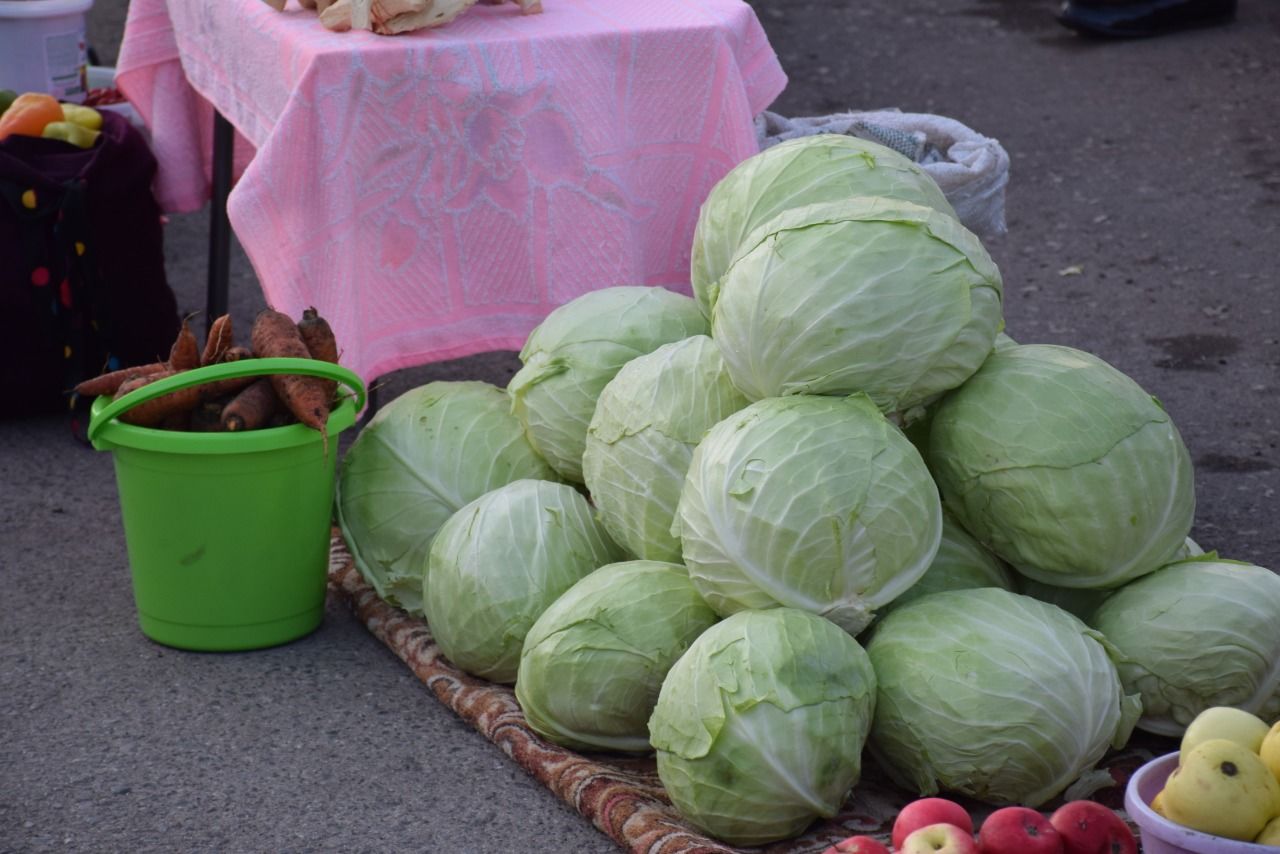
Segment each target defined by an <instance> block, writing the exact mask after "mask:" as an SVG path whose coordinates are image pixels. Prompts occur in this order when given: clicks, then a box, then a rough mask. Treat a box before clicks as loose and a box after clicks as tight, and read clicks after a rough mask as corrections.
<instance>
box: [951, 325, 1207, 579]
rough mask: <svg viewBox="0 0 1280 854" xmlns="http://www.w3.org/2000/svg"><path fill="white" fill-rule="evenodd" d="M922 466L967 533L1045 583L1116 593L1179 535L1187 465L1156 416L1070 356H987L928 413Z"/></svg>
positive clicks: (1136, 391)
mask: <svg viewBox="0 0 1280 854" xmlns="http://www.w3.org/2000/svg"><path fill="white" fill-rule="evenodd" d="M927 457H928V459H929V467H930V469H931V470H932V471H933V475H934V477H935V478H936V480H937V482H938V487H939V488H940V489H941V491H942V497H943V500H944V501H945V502H946V504H947V507H948V509H950V510H951V511H952V512H954V513H955V514H956V516H957V517H958V518H959V520H960V522H961V523H962V524H963V525H964V527H965V528H966V529H967V530H968V531H969V533H971V534H973V535H974V537H976V538H977V539H978V541H979V542H981V543H982V544H983V545H985V546H987V547H988V548H990V549H991V550H992V551H994V552H995V553H996V554H998V555H1000V557H1002V558H1004V559H1005V560H1006V561H1008V562H1009V563H1010V564H1011V565H1012V566H1013V567H1014V569H1016V570H1018V571H1019V572H1020V573H1022V574H1023V575H1026V576H1029V577H1031V578H1033V579H1035V580H1037V581H1043V582H1045V583H1047V584H1053V585H1057V586H1060V587H1118V586H1120V585H1121V584H1124V583H1125V582H1126V581H1129V580H1132V579H1134V578H1137V577H1139V576H1141V575H1143V574H1145V573H1148V572H1152V571H1154V570H1155V569H1157V568H1159V567H1160V566H1162V565H1163V564H1165V563H1166V562H1168V560H1169V559H1170V558H1171V557H1172V556H1173V554H1174V553H1175V552H1176V551H1177V550H1178V549H1179V548H1180V547H1181V546H1182V544H1183V540H1184V539H1185V538H1186V536H1187V534H1188V532H1189V531H1190V529H1191V522H1192V516H1193V514H1194V511H1195V483H1194V480H1193V477H1192V470H1191V457H1190V455H1189V454H1188V453H1187V449H1186V446H1185V445H1184V444H1183V443H1182V437H1181V436H1180V435H1179V434H1178V431H1177V429H1176V428H1175V427H1174V425H1173V422H1172V421H1171V420H1170V419H1169V416H1168V414H1167V413H1166V412H1165V411H1164V409H1163V408H1161V406H1160V404H1159V403H1158V402H1157V401H1156V400H1155V399H1154V398H1152V397H1151V396H1150V395H1148V394H1147V393H1146V392H1144V391H1143V390H1142V389H1141V388H1140V387H1139V386H1138V384H1137V383H1135V382H1134V381H1133V380H1132V379H1130V378H1129V377H1127V376H1125V375H1124V374H1123V373H1121V372H1120V371H1118V370H1116V369H1115V368H1113V367H1111V366H1110V365H1108V364H1107V363H1106V362H1104V361H1102V360H1101V359H1099V358H1098V357H1097V356H1093V355H1091V354H1089V353H1085V352H1082V351H1080V350H1075V349H1072V348H1070V347H1060V346H1054V345H1047V344H1025V345H1019V346H1016V347H1011V348H1009V349H1005V350H1001V351H999V352H996V353H993V354H992V355H991V357H990V358H988V359H987V361H986V362H985V363H984V364H983V366H982V369H981V370H979V371H978V373H977V374H975V375H974V376H973V377H972V378H971V379H970V380H969V381H968V382H966V383H965V384H964V385H963V386H962V387H960V388H959V389H957V390H955V391H954V392H952V393H951V394H949V395H947V397H946V399H945V400H943V401H942V403H941V404H940V405H939V406H938V407H937V410H936V411H935V412H934V413H933V418H932V421H931V424H930V429H929V452H928V454H927Z"/></svg>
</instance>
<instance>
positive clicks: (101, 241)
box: [0, 111, 179, 418]
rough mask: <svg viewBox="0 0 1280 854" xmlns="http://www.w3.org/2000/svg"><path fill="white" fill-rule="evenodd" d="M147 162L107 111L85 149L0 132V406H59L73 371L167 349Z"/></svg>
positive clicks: (160, 255)
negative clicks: (0, 378) (0, 385)
mask: <svg viewBox="0 0 1280 854" xmlns="http://www.w3.org/2000/svg"><path fill="white" fill-rule="evenodd" d="M155 173H156V160H155V157H154V156H153V155H152V153H151V149H150V147H149V146H148V145H147V141H146V139H145V138H144V137H143V136H142V134H141V133H140V132H139V131H138V130H137V129H136V128H134V127H133V126H132V125H130V124H129V122H128V120H126V119H125V118H123V117H122V116H119V115H117V114H115V113H112V112H109V111H103V129H102V135H101V136H100V137H99V139H98V141H97V142H96V143H95V144H94V146H93V147H92V148H89V149H80V148H76V147H75V146H72V145H71V144H70V143H67V142H63V141H61V140H53V139H41V138H35V137H25V136H11V137H9V138H8V139H6V140H4V141H2V142H0V259H4V263H3V264H0V364H2V365H4V366H5V368H4V375H5V378H6V382H5V387H4V394H2V395H0V417H5V418H7V417H14V416H21V415H32V414H39V413H47V412H52V411H56V410H58V409H59V408H63V409H65V408H67V407H68V405H69V403H70V404H74V401H71V400H70V397H69V391H70V389H71V387H72V386H74V385H75V384H76V383H77V382H79V381H80V380H82V379H85V378H87V377H91V376H96V375H97V374H99V373H102V372H103V371H104V370H106V369H108V368H115V367H127V366H130V365H137V364H144V363H147V362H154V361H158V360H160V359H164V358H166V357H167V356H168V353H169V347H170V345H171V344H172V343H173V340H174V338H175V337H176V336H177V333H178V328H179V319H178V309H177V304H176V301H175V299H174V295H173V291H172V290H171V289H170V288H169V284H168V281H167V279H166V278H165V270H164V251H163V250H164V244H163V226H162V223H161V218H160V208H159V206H158V205H157V203H156V200H155V197H154V196H153V195H152V189H151V187H152V181H153V179H154V177H155Z"/></svg>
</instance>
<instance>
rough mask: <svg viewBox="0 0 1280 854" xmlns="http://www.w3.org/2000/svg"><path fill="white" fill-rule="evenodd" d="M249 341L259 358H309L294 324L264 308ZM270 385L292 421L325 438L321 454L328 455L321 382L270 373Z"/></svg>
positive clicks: (326, 400)
mask: <svg viewBox="0 0 1280 854" xmlns="http://www.w3.org/2000/svg"><path fill="white" fill-rule="evenodd" d="M252 340H253V352H254V354H255V355H257V356H258V357H260V358H274V357H280V356H286V357H293V358H297V359H309V358H311V352H310V351H309V350H308V349H307V345H306V344H305V343H303V341H302V335H301V333H299V332H298V326H297V324H295V323H294V322H293V320H291V319H290V318H289V315H287V314H284V313H283V312H279V311H275V310H273V309H270V308H264V309H263V310H262V311H261V312H259V313H258V316H257V318H256V319H255V320H254V322H253V332H252ZM271 384H272V386H274V387H275V390H276V394H278V395H279V396H280V400H281V402H282V403H284V405H285V406H286V407H288V409H289V411H290V412H292V413H293V415H294V417H295V418H297V419H298V420H299V421H300V422H302V423H303V424H305V425H307V426H308V427H311V428H313V429H315V430H319V431H320V435H321V436H322V437H323V438H324V451H325V453H326V454H328V453H329V432H328V429H327V428H328V421H329V407H330V399H329V397H328V396H326V394H325V389H324V385H323V383H322V381H321V380H319V379H317V378H316V377H308V376H300V375H298V374H272V375H271Z"/></svg>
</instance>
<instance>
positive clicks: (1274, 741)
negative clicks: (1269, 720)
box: [1258, 721, 1280, 780]
mask: <svg viewBox="0 0 1280 854" xmlns="http://www.w3.org/2000/svg"><path fill="white" fill-rule="evenodd" d="M1258 756H1260V757H1261V758H1262V764H1263V765H1266V766H1267V767H1268V768H1270V769H1271V773H1272V774H1274V775H1275V778H1276V779H1277V780H1280V721H1276V722H1275V723H1274V724H1272V726H1271V729H1270V730H1268V731H1267V735H1266V737H1265V738H1264V739H1262V746H1261V747H1259V748H1258Z"/></svg>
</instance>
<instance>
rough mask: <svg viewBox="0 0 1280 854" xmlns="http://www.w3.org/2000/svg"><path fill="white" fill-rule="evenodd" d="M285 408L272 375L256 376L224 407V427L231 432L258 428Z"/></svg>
mask: <svg viewBox="0 0 1280 854" xmlns="http://www.w3.org/2000/svg"><path fill="white" fill-rule="evenodd" d="M283 408H284V405H283V404H282V403H281V402H280V397H279V395H277V394H276V390H275V386H274V385H272V383H271V377H256V378H255V380H254V382H252V383H250V384H249V385H248V386H247V387H246V388H245V389H244V390H243V391H241V392H240V393H239V394H237V395H236V396H235V397H233V398H232V399H231V400H230V401H229V402H228V403H227V405H226V406H224V407H223V408H222V429H224V430H227V431H228V432H231V433H238V432H240V431H241V430H256V429H258V428H259V427H262V426H264V425H266V424H267V423H268V422H269V421H270V420H271V419H272V417H273V416H274V415H275V414H276V413H277V412H278V411H280V410H281V409H283Z"/></svg>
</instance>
